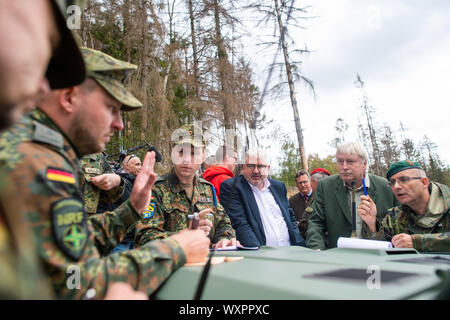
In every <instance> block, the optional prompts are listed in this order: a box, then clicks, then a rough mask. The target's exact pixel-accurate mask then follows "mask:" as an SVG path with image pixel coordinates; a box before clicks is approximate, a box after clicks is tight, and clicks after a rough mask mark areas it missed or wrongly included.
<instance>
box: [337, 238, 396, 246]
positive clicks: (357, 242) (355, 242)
mask: <svg viewBox="0 0 450 320" xmlns="http://www.w3.org/2000/svg"><path fill="white" fill-rule="evenodd" d="M337 247H338V248H356V249H390V248H392V243H391V242H389V241H380V240H367V239H356V238H345V237H340V238H339V239H338V241H337Z"/></svg>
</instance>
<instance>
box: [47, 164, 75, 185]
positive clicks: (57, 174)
mask: <svg viewBox="0 0 450 320" xmlns="http://www.w3.org/2000/svg"><path fill="white" fill-rule="evenodd" d="M45 176H46V178H47V180H49V181H55V182H64V183H70V184H75V176H74V175H73V173H71V172H69V171H65V170H62V169H57V168H50V167H49V168H47V171H46V172H45Z"/></svg>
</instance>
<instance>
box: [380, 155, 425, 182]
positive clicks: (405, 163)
mask: <svg viewBox="0 0 450 320" xmlns="http://www.w3.org/2000/svg"><path fill="white" fill-rule="evenodd" d="M407 169H422V167H421V166H420V164H419V163H418V162H414V161H411V160H402V161H399V162H396V163H393V164H391V166H390V167H389V170H388V171H387V172H386V178H387V179H388V180H389V179H390V178H391V177H392V176H393V175H394V174H396V173H399V172H400V171H403V170H407ZM422 170H423V169H422Z"/></svg>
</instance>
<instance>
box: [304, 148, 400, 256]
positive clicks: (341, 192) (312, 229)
mask: <svg viewBox="0 0 450 320" xmlns="http://www.w3.org/2000/svg"><path fill="white" fill-rule="evenodd" d="M336 160H337V165H338V174H337V175H333V176H330V177H327V178H325V179H322V180H320V181H319V183H318V185H317V189H316V193H315V195H314V202H313V204H312V205H311V208H312V210H313V212H312V213H311V218H310V219H309V222H308V231H307V236H306V244H307V246H308V248H311V249H327V248H335V247H336V245H337V240H338V238H339V237H351V236H354V237H357V238H362V232H363V229H364V228H366V227H367V226H365V224H363V223H362V220H361V218H360V217H359V215H358V214H357V213H356V210H357V208H358V207H359V205H360V203H361V196H363V195H364V194H365V193H367V195H368V196H369V197H370V198H371V199H372V201H373V202H374V203H376V205H377V209H378V210H377V213H376V214H377V217H378V219H380V220H382V219H383V218H384V215H385V214H386V211H387V210H388V209H389V208H392V207H393V206H396V205H397V203H398V202H397V201H396V199H395V197H394V194H393V193H392V191H391V189H390V188H389V187H388V185H387V181H386V179H384V178H381V177H378V176H375V175H372V174H369V173H368V172H367V165H368V156H367V152H366V151H365V150H364V147H363V146H362V145H361V144H360V143H358V142H347V143H344V144H343V145H341V146H339V147H338V148H337V150H336ZM353 206H354V207H355V211H354V212H352V211H353V210H352V207H353ZM326 232H328V236H326ZM327 242H328V243H327Z"/></svg>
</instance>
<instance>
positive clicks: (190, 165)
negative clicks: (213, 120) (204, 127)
mask: <svg viewBox="0 0 450 320" xmlns="http://www.w3.org/2000/svg"><path fill="white" fill-rule="evenodd" d="M172 138H173V140H175V144H174V146H173V148H172V162H173V163H174V166H173V168H172V169H171V170H170V172H168V173H166V174H164V175H162V176H159V177H158V178H157V180H156V182H155V186H154V187H153V192H152V200H151V203H150V206H149V208H148V209H147V212H146V215H147V217H146V219H144V220H143V221H142V222H141V223H138V224H137V226H136V239H135V241H136V246H141V245H143V244H145V243H147V242H149V241H151V240H154V239H165V238H167V237H168V236H170V235H172V234H173V233H174V232H177V231H180V230H183V229H186V228H187V227H188V225H189V217H188V215H192V214H194V213H195V212H199V213H200V216H201V217H202V219H201V220H200V224H199V228H200V229H202V230H204V231H205V233H206V234H208V235H209V238H210V240H211V242H212V243H213V247H214V248H216V247H217V248H219V247H225V246H228V245H236V239H235V238H236V234H235V231H234V230H233V228H232V227H231V222H230V218H229V217H228V215H227V214H226V213H225V211H224V209H223V207H222V205H221V204H220V203H219V202H218V201H217V197H216V193H215V191H214V186H213V185H212V184H211V183H209V182H208V181H206V180H204V179H202V178H200V177H199V176H197V171H198V169H199V168H200V165H201V163H203V161H204V160H205V153H204V146H205V145H204V141H203V139H202V133H201V128H198V126H193V125H185V126H183V127H181V128H179V129H177V130H176V131H175V132H174V134H173V135H172ZM144 217H145V215H144Z"/></svg>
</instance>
